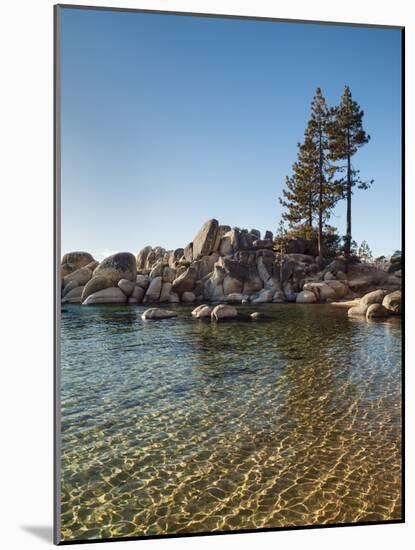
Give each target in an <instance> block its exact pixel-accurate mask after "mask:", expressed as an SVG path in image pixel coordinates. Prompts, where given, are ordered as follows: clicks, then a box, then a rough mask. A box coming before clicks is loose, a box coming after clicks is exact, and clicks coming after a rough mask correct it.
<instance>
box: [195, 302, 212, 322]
mask: <svg viewBox="0 0 415 550" xmlns="http://www.w3.org/2000/svg"><path fill="white" fill-rule="evenodd" d="M212 310H213V307H211V306H208V305H206V304H202V305H200V306H198V307H197V308H195V309H194V310H193V311H192V316H193V317H195V318H196V319H207V318H208V317H209V318H210V315H211V313H212Z"/></svg>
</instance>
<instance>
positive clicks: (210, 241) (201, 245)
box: [193, 219, 219, 260]
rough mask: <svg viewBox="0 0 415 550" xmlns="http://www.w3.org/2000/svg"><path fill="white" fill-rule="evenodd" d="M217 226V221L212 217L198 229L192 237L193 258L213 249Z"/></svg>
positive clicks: (197, 257)
mask: <svg viewBox="0 0 415 550" xmlns="http://www.w3.org/2000/svg"><path fill="white" fill-rule="evenodd" d="M218 226H219V223H218V221H217V220H214V219H212V220H209V221H207V222H206V223H205V224H203V226H202V227H201V228H200V229H199V231H198V233H197V235H196V236H195V238H194V239H193V259H196V260H197V259H199V258H201V257H202V256H207V255H208V254H210V253H211V252H213V251H214V245H215V242H216V234H217V231H218Z"/></svg>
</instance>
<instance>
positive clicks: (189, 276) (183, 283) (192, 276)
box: [172, 265, 198, 294]
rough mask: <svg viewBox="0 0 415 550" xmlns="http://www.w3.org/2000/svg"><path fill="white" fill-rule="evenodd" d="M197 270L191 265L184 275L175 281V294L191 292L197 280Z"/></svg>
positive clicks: (173, 288)
mask: <svg viewBox="0 0 415 550" xmlns="http://www.w3.org/2000/svg"><path fill="white" fill-rule="evenodd" d="M197 275H198V273H197V269H196V267H194V266H193V265H190V266H189V267H188V268H187V269H186V271H184V273H182V274H181V275H179V276H178V277H176V279H174V281H173V287H172V290H173V292H176V293H177V294H183V292H191V291H192V290H193V288H194V286H195V283H196V280H197Z"/></svg>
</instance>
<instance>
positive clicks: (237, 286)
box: [223, 275, 243, 296]
mask: <svg viewBox="0 0 415 550" xmlns="http://www.w3.org/2000/svg"><path fill="white" fill-rule="evenodd" d="M242 288H243V282H242V281H241V280H239V279H236V278H235V277H231V276H230V275H226V277H225V278H224V280H223V292H224V294H225V296H228V295H229V294H235V293H237V294H239V293H241V292H242Z"/></svg>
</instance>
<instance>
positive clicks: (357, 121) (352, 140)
mask: <svg viewBox="0 0 415 550" xmlns="http://www.w3.org/2000/svg"><path fill="white" fill-rule="evenodd" d="M363 115H364V112H363V111H362V109H361V108H360V106H359V105H358V103H357V102H356V101H354V100H353V98H352V93H351V91H350V88H349V86H345V88H344V93H343V95H342V97H341V99H340V104H339V105H338V106H337V107H335V108H334V109H332V120H331V122H330V124H329V126H328V134H329V146H330V159H331V160H333V161H335V162H337V161H339V160H343V161H346V164H345V165H344V166H340V167H339V170H341V171H343V172H345V177H344V178H343V179H342V180H341V193H342V196H343V198H345V199H346V203H347V213H346V237H345V246H344V253H345V257H346V264H348V263H349V258H350V248H351V242H352V195H353V187H355V186H356V185H357V186H358V188H359V189H367V188H368V187H369V186H370V185H371V184H372V183H373V180H371V181H362V180H361V179H360V178H359V171H358V170H356V169H355V168H354V167H353V166H352V157H353V155H355V154H356V153H357V151H358V150H359V148H360V147H362V146H363V145H365V144H366V143H368V141H369V140H370V136H369V135H368V134H366V132H365V130H364V128H363Z"/></svg>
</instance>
